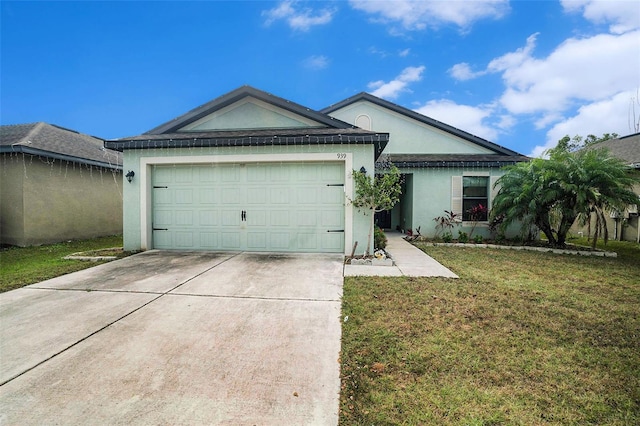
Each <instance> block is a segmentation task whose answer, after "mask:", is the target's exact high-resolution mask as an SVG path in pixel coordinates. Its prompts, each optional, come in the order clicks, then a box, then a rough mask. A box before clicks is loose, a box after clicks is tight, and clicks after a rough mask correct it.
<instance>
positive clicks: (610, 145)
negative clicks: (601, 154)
mask: <svg viewBox="0 0 640 426" xmlns="http://www.w3.org/2000/svg"><path fill="white" fill-rule="evenodd" d="M600 148H606V149H607V150H609V153H610V154H611V155H612V156H614V157H616V158H619V159H621V160H623V161H624V162H625V163H627V164H628V165H630V166H631V167H633V168H634V169H640V133H634V134H631V135H627V136H622V137H620V138H617V139H609V140H607V141H603V142H599V143H597V144H594V145H591V146H589V147H588V148H587V149H600Z"/></svg>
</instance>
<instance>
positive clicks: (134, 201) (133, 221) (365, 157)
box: [123, 144, 374, 252]
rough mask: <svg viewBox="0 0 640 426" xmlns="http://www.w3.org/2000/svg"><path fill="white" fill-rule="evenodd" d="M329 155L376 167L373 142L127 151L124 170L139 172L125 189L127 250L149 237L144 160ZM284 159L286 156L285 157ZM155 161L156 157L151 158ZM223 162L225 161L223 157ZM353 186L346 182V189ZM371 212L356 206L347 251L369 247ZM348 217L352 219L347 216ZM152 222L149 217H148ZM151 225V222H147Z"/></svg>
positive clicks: (147, 176) (356, 166)
mask: <svg viewBox="0 0 640 426" xmlns="http://www.w3.org/2000/svg"><path fill="white" fill-rule="evenodd" d="M310 154H325V155H326V156H327V158H331V161H341V160H343V159H344V157H341V154H348V156H349V162H350V164H351V168H352V169H355V170H359V169H360V168H361V167H364V168H365V169H367V170H368V172H369V173H372V172H373V170H374V148H373V146H372V145H368V144H362V145H347V144H345V145H325V146H310V145H298V146H259V147H258V146H256V147H241V146H238V147H225V148H216V147H211V148H173V149H162V148H158V149H144V150H125V151H124V166H123V171H124V173H127V172H128V171H130V170H131V171H133V172H135V177H134V179H133V181H132V182H131V183H128V182H125V183H124V188H123V196H124V247H125V249H126V250H141V249H142V250H144V249H147V248H148V247H146V246H145V244H146V243H145V241H148V240H149V237H148V236H147V237H146V238H145V234H146V233H147V231H145V230H143V227H144V226H145V225H144V224H143V220H142V216H143V215H146V217H148V216H149V214H150V212H149V211H147V212H145V209H147V207H145V205H146V206H149V205H150V197H151V191H150V190H151V188H150V185H151V182H150V174H151V172H150V170H149V168H148V167H147V168H146V169H145V168H143V167H142V166H141V164H143V163H145V164H146V163H147V162H148V161H150V160H149V159H150V158H151V159H153V158H169V159H171V158H175V161H176V163H180V164H189V163H192V164H195V163H202V161H203V160H202V159H203V158H205V157H207V156H232V157H233V159H234V160H233V161H234V162H237V161H236V160H238V161H240V162H242V161H241V160H242V158H246V162H254V161H257V162H260V161H265V162H266V161H269V162H273V161H274V160H276V162H277V161H278V160H277V159H278V158H279V156H287V158H289V159H290V158H292V156H293V157H296V158H299V160H296V161H308V158H305V155H310ZM283 158H284V157H283ZM151 161H153V160H151ZM220 161H222V160H220ZM351 171H352V170H347V173H346V175H345V179H348V180H352V177H351ZM348 186H349V183H348V182H345V188H346V187H348ZM351 198H353V191H351V193H348V194H346V200H345V202H346V203H347V204H348V199H351ZM370 214H371V213H370V212H368V211H367V212H362V211H359V210H357V209H355V208H354V209H352V212H351V223H352V228H351V230H352V237H351V238H349V239H347V241H345V251H348V252H351V248H352V246H353V244H354V242H355V241H358V247H366V241H367V238H368V235H369V218H370V216H369V215H370ZM345 219H348V218H345ZM147 221H148V219H147ZM146 226H147V227H148V226H149V225H148V223H147V224H146ZM372 243H373V238H372Z"/></svg>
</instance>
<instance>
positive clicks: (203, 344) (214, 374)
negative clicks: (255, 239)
mask: <svg viewBox="0 0 640 426" xmlns="http://www.w3.org/2000/svg"><path fill="white" fill-rule="evenodd" d="M342 266H343V265H342V256H341V255H322V254H320V255H318V254H291V255H285V254H255V253H177V252H161V251H150V252H146V253H142V254H139V255H136V256H132V257H129V258H126V259H122V260H118V261H114V262H111V263H108V264H104V265H100V266H97V267H94V268H91V269H88V270H84V271H81V272H77V273H74V274H69V275H66V276H63V277H59V278H55V279H52V280H49V281H45V282H42V283H38V284H34V285H32V286H29V287H25V288H22V289H18V290H14V291H10V292H7V293H3V294H0V383H1V385H0V424H2V425H14V424H15V425H28V424H38V425H40V424H78V425H80V424H83V425H84V424H141V425H142V424H144V425H148V424H172V425H173V424H189V425H195V424H229V425H282V424H296V425H312V424H318V425H331V424H337V422H338V397H339V396H338V395H339V390H340V379H339V363H338V358H339V352H340V299H341V296H342V281H343V278H342Z"/></svg>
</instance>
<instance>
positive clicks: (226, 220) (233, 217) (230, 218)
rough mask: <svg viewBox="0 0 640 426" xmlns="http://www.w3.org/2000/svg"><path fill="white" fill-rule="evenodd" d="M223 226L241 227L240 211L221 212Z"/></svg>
mask: <svg viewBox="0 0 640 426" xmlns="http://www.w3.org/2000/svg"><path fill="white" fill-rule="evenodd" d="M221 216H222V226H233V227H239V226H240V221H241V212H240V210H223V211H222V212H221Z"/></svg>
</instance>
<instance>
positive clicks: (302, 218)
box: [296, 210, 318, 228]
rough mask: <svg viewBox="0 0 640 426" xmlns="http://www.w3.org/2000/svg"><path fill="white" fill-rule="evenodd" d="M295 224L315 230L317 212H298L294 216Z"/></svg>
mask: <svg viewBox="0 0 640 426" xmlns="http://www.w3.org/2000/svg"><path fill="white" fill-rule="evenodd" d="M296 222H297V225H298V226H308V227H314V228H315V227H317V226H318V211H316V210H298V212H297V215H296Z"/></svg>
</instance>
